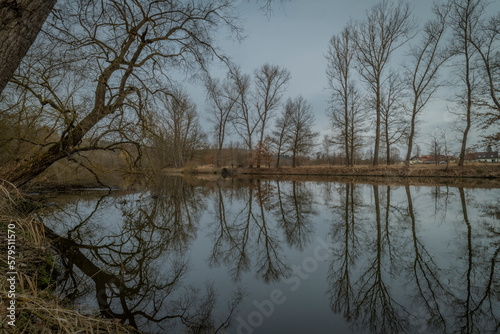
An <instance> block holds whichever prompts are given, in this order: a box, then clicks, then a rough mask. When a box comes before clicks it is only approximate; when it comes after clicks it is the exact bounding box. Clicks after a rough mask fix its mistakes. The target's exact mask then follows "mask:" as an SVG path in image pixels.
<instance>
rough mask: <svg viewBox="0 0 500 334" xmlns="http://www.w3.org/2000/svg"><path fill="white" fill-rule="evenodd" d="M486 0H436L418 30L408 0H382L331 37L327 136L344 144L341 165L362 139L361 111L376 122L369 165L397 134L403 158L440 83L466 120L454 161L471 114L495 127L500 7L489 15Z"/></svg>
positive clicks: (388, 148) (349, 159)
mask: <svg viewBox="0 0 500 334" xmlns="http://www.w3.org/2000/svg"><path fill="white" fill-rule="evenodd" d="M488 5H489V2H487V1H484V0H443V1H436V2H435V4H434V7H433V17H432V18H431V19H430V20H429V21H427V22H426V23H425V24H424V25H423V27H422V28H421V29H420V30H418V29H417V25H416V23H415V20H414V18H413V16H412V12H411V8H410V5H409V4H408V3H405V2H402V1H393V0H382V1H381V2H379V3H378V4H376V5H375V6H374V7H373V8H371V10H369V11H368V12H367V14H366V17H365V18H364V19H362V20H351V21H350V22H349V23H348V24H347V26H346V27H345V28H344V29H343V31H342V32H341V33H339V34H337V35H334V36H333V37H332V38H331V40H330V43H329V48H328V52H327V54H326V58H327V61H328V67H327V78H328V83H329V89H330V91H331V100H330V105H331V107H330V108H329V111H328V114H329V116H330V119H331V123H332V128H333V130H334V135H333V136H332V137H330V138H329V141H330V142H331V143H333V144H336V145H339V146H340V147H341V148H342V150H343V151H344V155H345V163H346V165H353V161H354V158H353V157H354V156H355V154H356V152H357V151H358V150H359V149H360V148H361V147H362V146H363V145H364V142H363V133H364V132H365V131H366V130H367V127H368V126H369V124H368V121H367V118H368V119H371V120H372V122H374V126H373V127H372V128H373V131H374V146H373V152H374V155H373V161H372V163H373V165H378V164H379V154H380V148H381V143H382V144H383V146H384V147H385V149H386V155H387V163H388V164H390V162H391V146H393V145H395V144H397V143H402V142H403V141H404V144H405V145H406V148H407V152H406V158H405V163H406V164H407V165H409V163H410V159H411V156H412V153H413V148H414V142H415V136H416V134H417V130H418V129H417V124H418V118H419V116H420V114H421V113H422V111H423V110H425V107H426V105H427V103H428V102H429V101H430V100H431V99H432V98H433V97H434V95H435V93H436V91H437V90H438V88H439V87H443V86H454V87H455V88H456V89H455V90H454V91H453V93H452V94H456V96H455V97H454V99H455V101H458V105H459V107H458V109H460V112H459V115H458V116H460V117H461V120H462V119H463V121H464V122H463V123H465V127H463V128H462V129H461V133H462V139H461V149H460V158H459V165H461V166H462V165H463V163H464V160H465V152H466V148H467V139H468V136H469V131H470V129H471V127H472V126H473V122H474V120H477V125H478V126H479V127H480V128H482V129H483V130H491V129H493V131H495V126H498V121H499V120H500V104H499V100H498V94H499V89H500V88H499V81H498V79H499V78H500V58H499V52H498V50H499V47H500V34H499V29H498V26H499V23H500V13H494V14H493V15H491V14H489V13H488V12H487V8H488ZM408 44H410V45H409V47H407V45H408ZM403 46H405V48H406V47H407V49H406V58H405V65H404V66H403V67H402V68H401V67H399V66H397V65H396V64H394V61H392V62H391V60H393V59H394V58H396V56H397V55H400V54H402V53H403V51H404V50H403ZM443 65H449V68H448V71H449V73H450V72H451V74H449V73H448V75H449V76H450V79H449V80H448V81H445V80H442V79H441V78H440V77H439V74H440V72H441V71H443V67H444V66H443ZM451 82H454V84H453V85H452V84H450V83H451ZM485 133H486V135H485V137H486V138H485V139H486V140H489V141H490V142H491V141H493V142H494V141H498V139H500V137H499V136H500V132H498V130H496V133H493V134H491V131H489V132H488V131H485Z"/></svg>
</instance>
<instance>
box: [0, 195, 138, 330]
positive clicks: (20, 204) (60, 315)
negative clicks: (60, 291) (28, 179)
mask: <svg viewBox="0 0 500 334" xmlns="http://www.w3.org/2000/svg"><path fill="white" fill-rule="evenodd" d="M23 199H24V198H23V197H21V195H20V194H19V193H18V192H15V191H13V190H10V191H8V190H6V189H5V188H3V187H1V186H0V205H1V207H0V238H1V240H3V241H4V242H2V248H4V249H3V250H2V252H1V261H0V266H1V267H2V275H1V277H0V296H1V298H2V301H3V302H2V304H1V305H0V314H1V322H0V329H1V330H2V332H4V331H6V332H9V333H127V334H128V333H138V331H136V330H135V329H133V328H131V327H129V326H125V325H123V324H121V323H119V322H117V321H115V320H112V319H103V318H101V317H99V313H98V310H87V309H86V308H85V307H84V306H80V305H75V304H74V303H72V302H71V301H69V300H66V299H64V298H61V297H60V296H58V295H57V293H56V291H57V284H58V278H59V276H60V275H61V274H62V273H60V272H59V270H60V268H58V265H57V253H56V252H55V251H54V250H53V249H52V246H51V242H50V241H49V239H48V238H47V237H46V236H45V230H44V226H43V224H42V223H41V222H40V221H39V220H38V218H37V211H36V209H37V208H33V207H30V206H29V205H28V206H27V205H26V203H29V202H25V201H23Z"/></svg>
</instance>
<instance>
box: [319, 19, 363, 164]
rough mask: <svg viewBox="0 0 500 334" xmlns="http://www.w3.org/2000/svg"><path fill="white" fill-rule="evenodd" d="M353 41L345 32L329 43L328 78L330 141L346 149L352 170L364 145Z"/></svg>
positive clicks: (348, 33)
mask: <svg viewBox="0 0 500 334" xmlns="http://www.w3.org/2000/svg"><path fill="white" fill-rule="evenodd" d="M353 38H354V36H353V33H352V31H351V29H350V28H349V27H347V28H344V30H342V32H341V33H340V35H339V36H333V37H332V38H331V39H330V44H329V46H328V53H327V55H326V58H327V61H328V67H327V71H326V75H327V78H328V86H329V88H330V90H331V100H330V109H329V112H328V116H329V117H330V120H331V123H332V124H331V125H332V128H333V129H334V130H335V131H336V133H335V134H334V137H331V139H332V140H333V142H334V143H338V144H341V145H343V148H344V153H345V164H346V165H347V166H353V164H354V154H355V151H356V149H357V148H358V147H359V146H360V145H361V143H362V135H361V134H362V122H363V116H364V113H363V109H362V108H361V101H360V100H361V96H360V93H359V92H358V90H357V88H356V82H355V80H354V79H353V73H352V72H353V63H354V60H355V55H356V44H355V43H354V41H353Z"/></svg>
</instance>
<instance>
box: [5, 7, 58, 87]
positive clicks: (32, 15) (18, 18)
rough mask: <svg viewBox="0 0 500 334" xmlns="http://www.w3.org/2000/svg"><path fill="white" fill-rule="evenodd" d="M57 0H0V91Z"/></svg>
mask: <svg viewBox="0 0 500 334" xmlns="http://www.w3.org/2000/svg"><path fill="white" fill-rule="evenodd" d="M56 2H57V0H3V1H1V2H0V64H1V66H0V93H1V92H2V91H3V89H4V88H5V86H6V85H7V82H9V80H10V78H11V77H12V75H13V74H14V72H15V71H16V69H17V67H18V66H19V64H20V63H21V60H22V59H23V57H24V56H25V55H26V52H28V49H29V48H30V46H31V44H33V42H34V41H35V39H36V36H37V35H38V32H39V31H40V29H41V28H42V25H43V23H44V22H45V20H46V19H47V16H48V15H49V13H50V12H51V10H52V8H53V7H54V5H55V4H56Z"/></svg>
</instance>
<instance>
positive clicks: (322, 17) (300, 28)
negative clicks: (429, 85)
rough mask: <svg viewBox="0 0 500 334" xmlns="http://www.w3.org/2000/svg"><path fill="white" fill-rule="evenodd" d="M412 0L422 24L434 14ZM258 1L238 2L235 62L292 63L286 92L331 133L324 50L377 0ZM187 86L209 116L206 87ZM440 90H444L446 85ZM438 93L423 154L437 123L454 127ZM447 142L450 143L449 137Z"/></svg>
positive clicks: (424, 117)
mask: <svg viewBox="0 0 500 334" xmlns="http://www.w3.org/2000/svg"><path fill="white" fill-rule="evenodd" d="M409 2H410V3H411V6H412V7H413V8H414V10H413V12H414V14H415V16H416V19H417V22H418V23H420V24H422V23H423V22H425V21H426V20H427V19H429V18H430V15H431V8H432V3H433V1H432V0H419V1H416V0H413V1H409ZM256 3H258V2H257V1H241V2H240V5H239V8H240V13H241V17H242V18H243V19H244V20H245V24H244V26H245V29H246V35H247V38H246V39H245V40H243V42H241V43H240V44H239V43H237V42H231V41H227V42H223V43H222V48H223V50H224V51H225V52H226V53H227V54H228V55H229V56H230V57H231V58H232V59H233V61H234V62H235V63H237V64H238V65H240V66H241V68H242V70H243V71H244V72H245V73H252V72H253V71H254V70H255V69H256V68H258V67H259V66H261V65H262V64H264V63H266V62H269V63H271V64H277V65H281V66H285V67H286V68H288V69H289V70H290V72H291V74H292V80H291V83H290V85H289V89H288V91H287V92H286V94H285V98H287V97H288V96H290V97H292V98H293V97H295V96H297V95H299V94H301V95H303V96H304V97H305V98H306V99H307V101H308V102H310V103H311V104H312V106H313V111H314V113H315V116H316V127H315V129H316V131H319V132H321V134H327V133H328V124H329V121H328V118H327V117H326V115H325V111H326V109H327V100H328V97H329V92H328V91H327V90H326V89H325V88H326V87H327V81H326V75H325V71H326V66H327V62H326V60H325V58H324V54H325V53H326V51H327V48H328V43H329V40H330V38H331V37H332V35H333V34H338V33H339V32H340V31H341V30H342V29H343V28H344V26H345V25H346V23H347V22H348V20H349V19H350V18H353V19H362V18H364V16H365V12H366V10H367V9H369V8H370V7H371V6H372V5H373V4H375V1H373V0H356V1H353V0H336V1H332V0H314V1H305V0H296V1H291V2H287V3H286V4H285V5H284V6H280V5H277V6H275V7H274V12H273V15H272V16H271V17H269V18H268V17H266V16H265V15H264V14H263V13H262V12H261V11H259V10H258V5H257V4H256ZM277 3H278V1H277ZM489 8H490V12H491V11H497V12H498V11H500V2H494V1H493V3H492V5H491V6H490V7H489ZM403 54H404V53H403ZM402 62H403V60H402V58H401V57H396V58H394V59H393V61H392V64H393V65H395V66H399V65H401V64H402ZM214 70H215V71H214V73H217V72H220V75H219V77H223V76H224V73H225V71H224V70H223V69H221V68H220V67H216V68H214ZM189 91H190V93H191V96H192V97H193V99H194V100H195V102H196V104H197V105H198V110H199V112H200V113H201V114H202V118H205V117H207V116H206V115H205V114H204V111H205V107H204V105H205V100H204V96H205V93H204V91H203V89H201V88H200V87H193V88H191V87H190V88H189ZM440 94H441V95H444V91H443V92H441V93H440ZM438 95H439V92H438ZM440 98H444V99H446V101H434V102H431V103H429V104H428V106H427V107H426V110H425V111H423V113H422V114H421V115H420V119H421V121H422V124H421V125H420V129H421V134H422V135H421V136H420V137H419V138H417V140H416V142H417V144H419V145H420V146H421V148H422V151H423V152H422V154H424V153H427V152H426V151H428V143H429V142H430V139H429V136H428V135H429V134H432V133H433V131H434V130H435V129H438V128H441V129H450V128H451V127H452V124H451V123H452V121H453V119H452V117H450V115H449V113H448V111H447V107H449V108H451V109H455V108H456V107H454V106H453V101H452V100H453V98H449V97H448V96H441V97H440ZM436 100H437V99H436ZM202 123H206V122H202ZM205 130H206V131H209V130H210V129H208V128H206V129H205ZM436 132H437V130H436ZM476 136H477V131H474V130H473V131H471V135H470V138H472V140H471V144H474V143H476V142H477V140H476V139H474V138H475V137H476ZM321 137H322V136H321ZM458 138H461V137H460V136H457V135H455V134H454V133H450V132H449V131H448V133H447V141H448V142H457V141H458ZM235 139H236V138H235ZM370 143H371V141H370ZM448 145H450V144H449V143H448ZM370 146H371V145H370ZM451 146H452V150H453V151H455V150H457V149H458V148H459V146H458V145H456V144H455V145H451Z"/></svg>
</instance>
